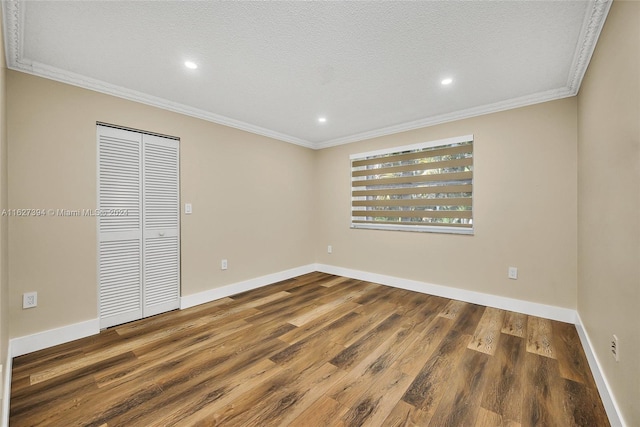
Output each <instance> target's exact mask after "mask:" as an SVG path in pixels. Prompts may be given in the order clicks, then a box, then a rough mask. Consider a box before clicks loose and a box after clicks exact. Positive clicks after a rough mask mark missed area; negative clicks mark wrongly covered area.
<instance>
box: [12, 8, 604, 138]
mask: <svg viewBox="0 0 640 427" xmlns="http://www.w3.org/2000/svg"><path fill="white" fill-rule="evenodd" d="M590 3H591V7H590V9H589V12H588V13H587V15H586V16H585V20H584V23H583V26H582V30H581V33H580V36H579V40H578V44H577V46H578V47H577V48H576V53H575V56H574V59H573V62H572V66H571V70H570V72H569V78H568V81H567V85H566V87H563V88H559V89H553V90H549V91H545V92H539V93H536V94H532V95H527V96H523V97H518V98H513V99H508V100H505V101H501V102H497V103H493V104H489V105H481V106H477V107H473V108H469V109H465V110H460V111H454V112H451V113H446V114H440V115H437V116H430V117H425V118H423V119H419V120H415V121H410V122H406V123H400V124H396V125H393V126H387V127H383V128H380V129H375V130H372V131H367V132H362V133H358V134H354V135H348V136H344V137H340V138H335V139H331V140H327V141H322V142H311V141H307V140H304V139H301V138H297V137H295V136H292V135H287V134H283V133H280V132H277V131H274V130H271V129H266V128H263V127H260V126H255V125H252V124H250V123H246V122H243V121H240V120H236V119H233V118H230V117H226V116H222V115H219V114H215V113H212V112H209V111H205V110H201V109H198V108H194V107H190V106H188V105H184V104H180V103H177V102H173V101H169V100H167V99H164V98H160V97H156V96H152V95H148V94H145V93H142V92H138V91H135V90H131V89H127V88H123V87H120V86H116V85H112V84H109V83H106V82H103V81H100V80H97V79H92V78H89V77H86V76H82V75H79V74H76V73H71V72H68V71H64V70H61V69H58V68H55V67H50V66H47V65H45V64H41V63H38V62H36V61H30V60H29V59H28V58H24V56H23V52H22V39H23V28H24V25H23V24H24V22H23V21H24V13H23V7H24V6H23V4H24V0H3V1H2V8H3V15H4V21H5V22H4V39H5V51H6V55H7V67H8V68H10V69H12V70H16V71H21V72H24V73H28V74H33V75H36V76H39V77H44V78H48V79H51V80H56V81H59V82H62V83H67V84H70V85H73V86H78V87H82V88H85V89H90V90H93V91H96V92H100V93H104V94H107V95H112V96H116V97H119V98H123V99H127V100H130V101H135V102H140V103H142V104H146V105H150V106H154V107H158V108H162V109H164V110H168V111H173V112H176V113H180V114H184V115H187V116H191V117H195V118H198V119H202V120H206V121H209V122H213V123H217V124H220V125H224V126H229V127H232V128H236V129H240V130H243V131H246V132H250V133H253V134H257V135H262V136H266V137H269V138H273V139H276V140H279V141H284V142H288V143H291V144H295V145H299V146H302V147H306V148H311V149H315V150H320V149H323V148H329V147H334V146H338V145H344V144H349V143H352V142H356V141H362V140H365V139H372V138H378V137H381V136H386V135H391V134H394V133H400V132H406V131H410V130H414V129H419V128H423V127H428V126H434V125H438V124H442V123H448V122H452V121H456V120H462V119H467V118H471V117H476V116H481V115H485V114H491V113H496V112H499V111H505V110H509V109H513V108H519V107H525V106H528V105H533V104H538V103H542V102H547V101H553V100H557V99H562V98H566V97H570V96H575V95H577V93H578V90H579V89H580V84H581V83H582V79H583V77H584V74H585V72H586V70H587V67H588V65H589V61H590V60H591V56H592V55H593V52H594V50H595V46H596V43H597V41H598V37H599V36H600V32H601V31H602V27H603V26H604V22H605V20H606V17H607V15H608V13H609V9H610V8H611V3H612V0H592V1H591V2H590Z"/></svg>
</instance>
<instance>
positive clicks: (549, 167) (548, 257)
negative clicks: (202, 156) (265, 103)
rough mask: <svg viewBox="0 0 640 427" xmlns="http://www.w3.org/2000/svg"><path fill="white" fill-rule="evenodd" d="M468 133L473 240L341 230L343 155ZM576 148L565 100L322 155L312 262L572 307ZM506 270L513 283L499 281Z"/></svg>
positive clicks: (345, 201) (345, 200) (344, 223)
mask: <svg viewBox="0 0 640 427" xmlns="http://www.w3.org/2000/svg"><path fill="white" fill-rule="evenodd" d="M467 134H474V136H475V142H474V157H475V160H474V163H475V170H474V223H475V235H474V236H463V235H451V234H431V233H410V232H398V231H375V230H362V229H360V230H353V229H350V228H349V224H350V213H349V211H350V209H349V208H350V164H349V155H350V154H353V153H360V152H366V151H371V150H376V149H381V148H387V147H394V146H399V145H405V144H412V143H418V142H424V141H432V140H437V139H442V138H447V137H453V136H460V135H467ZM576 143H577V134H576V99H575V98H570V99H563V100H559V101H554V102H548V103H544V104H539V105H535V106H531V107H526V108H519V109H515V110H510V111H505V112H500V113H496V114H491V115H486V116H481V117H476V118H472V119H467V120H460V121H456V122H453V123H448V124H443V125H439V126H433V127H428V128H423V129H418V130H414V131H410V132H404V133H401V134H396V135H390V136H385V137H382V138H377V139H372V140H367V141H363V142H358V143H353V144H349V145H343V146H338V147H333V148H330V149H325V150H322V151H320V152H319V153H318V164H317V179H318V185H319V188H318V199H317V201H316V208H317V209H318V211H319V218H318V227H317V230H316V231H317V233H316V246H315V248H316V259H317V261H318V262H321V263H325V264H331V265H336V266H340V267H347V268H352V269H357V270H363V271H367V272H373V273H380V274H386V275H391V276H397V277H401V278H406V279H414V280H419V281H423V282H428V283H433V284H438V285H446V286H452V287H456V288H462V289H470V290H473V291H477V292H484V293H489V294H495V295H501V296H504V297H510V298H518V299H523V300H527V301H533V302H537V303H543V304H549V305H555V306H560V307H566V308H575V305H576V281H577V278H576V275H577V259H576V257H577V255H576V252H577V251H576V233H577V230H576V209H577V207H576V204H577V201H576V191H577V190H576V189H577V183H576V179H577V171H576V149H577V148H576ZM327 245H332V246H333V253H332V254H327ZM509 266H516V267H518V273H519V278H518V280H516V281H514V280H509V279H508V278H507V269H508V267H509Z"/></svg>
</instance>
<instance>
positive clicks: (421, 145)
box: [349, 134, 473, 169]
mask: <svg viewBox="0 0 640 427" xmlns="http://www.w3.org/2000/svg"><path fill="white" fill-rule="evenodd" d="M462 142H473V134H470V135H463V136H453V137H451V138H442V139H436V140H433V141H426V142H418V143H417V144H411V145H402V146H400V147H391V148H383V149H380V150H375V151H367V152H366V153H357V154H350V155H349V159H350V160H351V161H354V160H366V158H367V157H374V156H384V155H385V154H392V153H402V152H405V151H413V150H422V149H425V148H433V147H438V146H441V145H443V146H444V145H451V144H458V143H462ZM360 168H362V169H365V167H364V166H360Z"/></svg>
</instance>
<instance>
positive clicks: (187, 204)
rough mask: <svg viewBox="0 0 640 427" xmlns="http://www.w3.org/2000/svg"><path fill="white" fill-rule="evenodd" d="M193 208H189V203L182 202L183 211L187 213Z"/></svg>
mask: <svg viewBox="0 0 640 427" xmlns="http://www.w3.org/2000/svg"><path fill="white" fill-rule="evenodd" d="M191 212H193V210H192V209H191V203H185V204H184V213H185V214H187V215H189V214H190V213H191Z"/></svg>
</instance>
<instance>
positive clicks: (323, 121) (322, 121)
mask: <svg viewBox="0 0 640 427" xmlns="http://www.w3.org/2000/svg"><path fill="white" fill-rule="evenodd" d="M326 122H327V118H326V117H318V123H326Z"/></svg>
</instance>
